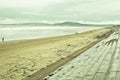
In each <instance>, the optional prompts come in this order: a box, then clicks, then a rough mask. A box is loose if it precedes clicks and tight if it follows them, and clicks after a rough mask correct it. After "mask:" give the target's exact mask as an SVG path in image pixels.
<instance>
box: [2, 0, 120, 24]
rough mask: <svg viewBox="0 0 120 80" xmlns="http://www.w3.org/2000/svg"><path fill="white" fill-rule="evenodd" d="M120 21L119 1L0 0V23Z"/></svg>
mask: <svg viewBox="0 0 120 80" xmlns="http://www.w3.org/2000/svg"><path fill="white" fill-rule="evenodd" d="M15 21H34V22H35V21H41V22H45V21H51V22H55V21H85V22H86V21H87V22H104V21H105V22H109V21H117V22H118V21H120V0H0V22H15Z"/></svg>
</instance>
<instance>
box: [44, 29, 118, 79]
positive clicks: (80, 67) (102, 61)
mask: <svg viewBox="0 0 120 80" xmlns="http://www.w3.org/2000/svg"><path fill="white" fill-rule="evenodd" d="M119 38H120V30H119V31H116V32H114V33H113V34H112V35H110V36H109V37H108V38H106V39H104V40H103V41H101V42H99V43H98V44H96V45H95V46H93V47H92V48H90V49H89V50H87V51H86V52H84V53H82V54H81V55H79V56H78V57H76V58H75V59H73V60H72V61H70V62H68V63H67V64H66V65H64V66H62V67H60V68H59V69H57V70H56V71H55V72H53V73H51V74H49V75H48V76H47V77H45V78H44V79H43V80H120V39H119Z"/></svg>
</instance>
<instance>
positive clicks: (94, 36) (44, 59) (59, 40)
mask: <svg viewBox="0 0 120 80" xmlns="http://www.w3.org/2000/svg"><path fill="white" fill-rule="evenodd" d="M108 33H109V34H111V33H112V31H111V29H110V28H103V29H98V30H91V31H87V32H83V33H75V34H71V35H65V36H57V37H48V38H40V39H30V40H17V41H7V42H1V43H0V80H21V79H23V78H26V77H28V76H29V75H32V74H34V73H36V72H37V71H39V70H40V69H43V68H46V67H47V66H49V65H51V64H53V63H55V62H57V61H58V60H61V59H65V58H66V57H67V56H69V55H71V54H74V52H75V51H77V50H80V49H82V48H83V47H85V46H87V45H89V44H90V43H93V42H97V41H100V40H102V39H103V38H105V37H106V36H108V35H109V34H108Z"/></svg>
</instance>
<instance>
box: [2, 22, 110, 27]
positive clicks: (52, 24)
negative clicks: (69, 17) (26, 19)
mask: <svg viewBox="0 0 120 80" xmlns="http://www.w3.org/2000/svg"><path fill="white" fill-rule="evenodd" d="M0 26H111V25H108V24H83V23H79V22H61V23H18V24H0Z"/></svg>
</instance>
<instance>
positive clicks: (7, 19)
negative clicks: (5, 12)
mask: <svg viewBox="0 0 120 80" xmlns="http://www.w3.org/2000/svg"><path fill="white" fill-rule="evenodd" d="M14 23H17V21H16V20H14V19H9V18H6V19H1V20H0V24H14Z"/></svg>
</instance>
